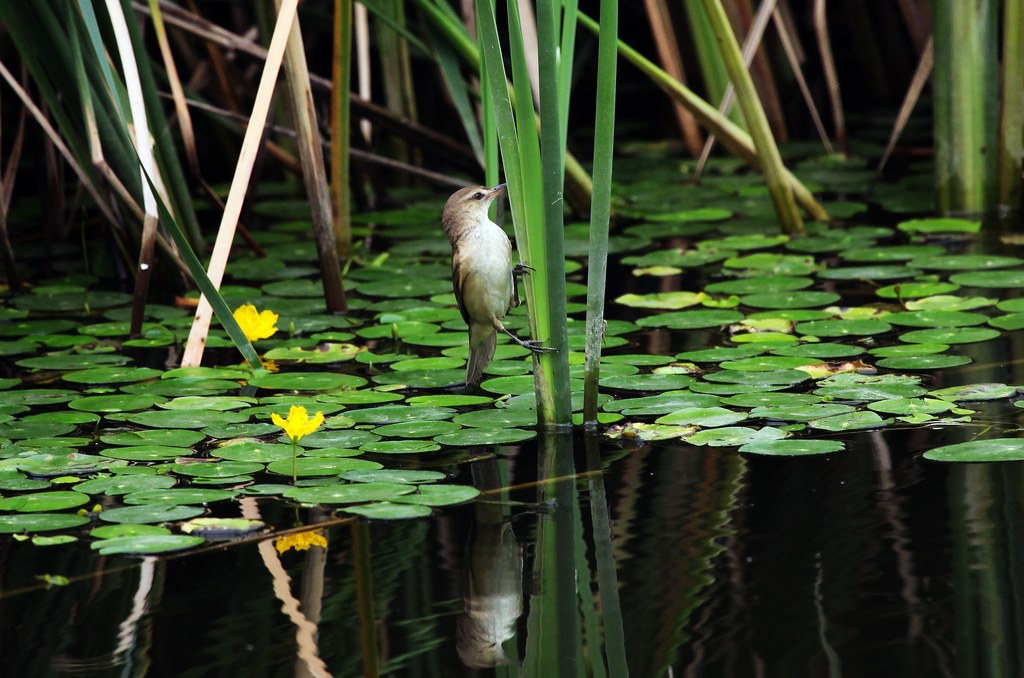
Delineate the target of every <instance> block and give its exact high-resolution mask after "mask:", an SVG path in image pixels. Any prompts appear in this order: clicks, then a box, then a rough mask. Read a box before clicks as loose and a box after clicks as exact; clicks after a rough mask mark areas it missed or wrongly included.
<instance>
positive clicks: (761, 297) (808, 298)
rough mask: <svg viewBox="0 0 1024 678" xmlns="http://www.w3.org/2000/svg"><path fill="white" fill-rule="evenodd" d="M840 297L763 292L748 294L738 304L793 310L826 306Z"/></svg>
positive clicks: (834, 295)
mask: <svg viewBox="0 0 1024 678" xmlns="http://www.w3.org/2000/svg"><path fill="white" fill-rule="evenodd" d="M840 298H841V297H840V296H839V295H838V294H836V293H834V292H814V291H795V292H763V293H759V294H749V295H747V296H745V297H742V298H741V299H740V303H742V304H743V305H745V306H752V307H754V308H773V309H793V308H816V307H819V306H827V305H828V304H834V303H835V302H837V301H839V299H840Z"/></svg>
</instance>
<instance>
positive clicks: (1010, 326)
mask: <svg viewBox="0 0 1024 678" xmlns="http://www.w3.org/2000/svg"><path fill="white" fill-rule="evenodd" d="M988 324H989V325H991V326H992V327H996V328H998V329H1001V330H1005V331H1007V332H1016V331H1017V330H1024V313H1008V314H1006V315H1001V316H997V317H995V318H992V319H991V320H989V321H988Z"/></svg>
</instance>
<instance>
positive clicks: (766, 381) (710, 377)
mask: <svg viewBox="0 0 1024 678" xmlns="http://www.w3.org/2000/svg"><path fill="white" fill-rule="evenodd" d="M809 378H810V377H809V376H808V375H807V373H806V372H803V371H801V370H791V369H781V370H771V371H766V372H739V371H736V370H721V371H720V372H711V373H708V374H705V375H704V379H705V380H706V381H710V382H717V383H726V384H747V385H751V386H770V385H776V384H777V385H785V386H793V385H795V384H799V383H800V382H802V381H807V379H809Z"/></svg>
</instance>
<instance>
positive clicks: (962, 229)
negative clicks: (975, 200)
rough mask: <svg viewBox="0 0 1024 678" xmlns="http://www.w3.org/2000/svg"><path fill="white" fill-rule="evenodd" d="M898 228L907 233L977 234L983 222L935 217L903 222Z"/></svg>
mask: <svg viewBox="0 0 1024 678" xmlns="http://www.w3.org/2000/svg"><path fill="white" fill-rule="evenodd" d="M896 228H898V229H900V230H901V231H904V232H906V233H977V232H978V231H980V230H981V221H979V220H968V219H955V218H952V217H933V218H928V219H910V220H909V221H903V222H900V223H899V224H898V225H897V226H896Z"/></svg>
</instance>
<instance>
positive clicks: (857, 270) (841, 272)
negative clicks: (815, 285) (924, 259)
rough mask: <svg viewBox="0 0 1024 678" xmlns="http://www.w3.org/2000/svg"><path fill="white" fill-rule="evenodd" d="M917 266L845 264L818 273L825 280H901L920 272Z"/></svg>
mask: <svg viewBox="0 0 1024 678" xmlns="http://www.w3.org/2000/svg"><path fill="white" fill-rule="evenodd" d="M920 273H921V271H919V270H918V269H916V268H910V267H909V266H895V265H888V266H887V265H884V264H879V265H877V266H843V267H840V268H829V269H825V270H824V271H820V272H819V273H818V277H819V278H822V279H824V280H870V281H876V280H899V279H901V278H913V277H914V276H916V275H918V274H920Z"/></svg>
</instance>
